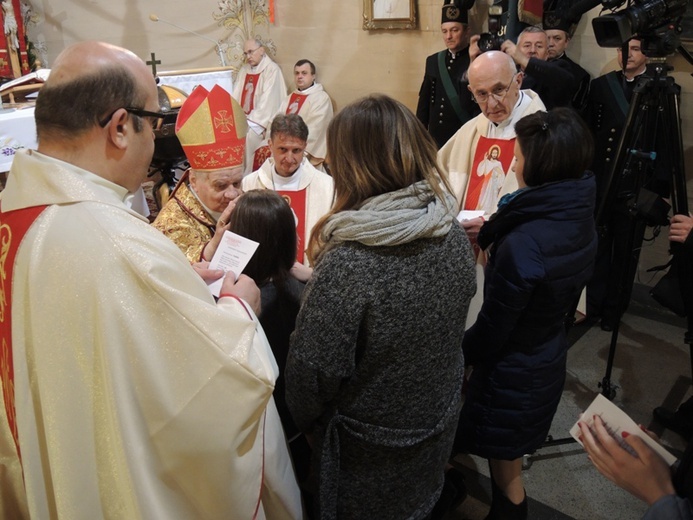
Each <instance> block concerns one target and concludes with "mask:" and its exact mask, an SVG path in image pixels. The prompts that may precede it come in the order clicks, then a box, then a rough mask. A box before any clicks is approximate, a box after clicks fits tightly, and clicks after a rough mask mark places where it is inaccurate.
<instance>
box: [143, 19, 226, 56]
mask: <svg viewBox="0 0 693 520" xmlns="http://www.w3.org/2000/svg"><path fill="white" fill-rule="evenodd" d="M149 19H150V20H151V21H152V22H163V23H165V24H168V25H171V26H173V27H175V28H177V29H180V30H181V31H185V32H189V33H190V34H194V35H195V36H197V37H198V38H202V39H203V40H207V41H210V42H212V43H213V44H214V46H215V48H216V50H217V54H218V55H219V60H220V61H221V66H222V67H226V59H224V51H222V49H221V45H219V42H218V41H216V40H213V39H211V38H208V37H207V36H205V35H204V34H200V33H198V32H195V31H192V30H190V29H186V28H185V27H181V26H180V25H176V24H175V23H173V22H169V21H168V20H164V19H163V18H159V17H158V16H157V15H155V14H154V13H151V14H150V15H149Z"/></svg>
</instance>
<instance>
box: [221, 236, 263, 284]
mask: <svg viewBox="0 0 693 520" xmlns="http://www.w3.org/2000/svg"><path fill="white" fill-rule="evenodd" d="M259 245H260V244H258V243H257V242H255V241H253V240H249V239H247V238H245V237H242V236H241V235H237V234H236V233H232V232H231V231H225V232H224V236H223V237H222V238H221V242H220V243H219V247H218V248H217V251H216V253H214V257H213V258H212V261H211V262H210V263H209V268H210V269H222V270H223V271H224V272H226V273H228V272H229V271H231V272H232V273H233V274H234V275H235V277H236V279H238V277H239V276H240V275H241V273H242V272H243V269H245V266H246V265H248V262H250V259H251V258H252V256H253V254H254V253H255V250H256V249H257V246H259ZM223 281H224V277H221V278H219V279H218V280H216V281H214V282H212V283H210V284H209V290H210V291H212V294H213V295H214V296H217V297H218V296H219V292H220V291H221V285H222V283H223Z"/></svg>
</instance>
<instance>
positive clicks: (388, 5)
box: [363, 0, 416, 29]
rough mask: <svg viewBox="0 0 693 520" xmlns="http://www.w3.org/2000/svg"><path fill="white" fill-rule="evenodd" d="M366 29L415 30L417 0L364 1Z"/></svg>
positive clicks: (364, 24)
mask: <svg viewBox="0 0 693 520" xmlns="http://www.w3.org/2000/svg"><path fill="white" fill-rule="evenodd" d="M363 28H364V29H415V28H416V1H415V0H363Z"/></svg>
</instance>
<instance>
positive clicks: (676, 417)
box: [652, 406, 693, 440]
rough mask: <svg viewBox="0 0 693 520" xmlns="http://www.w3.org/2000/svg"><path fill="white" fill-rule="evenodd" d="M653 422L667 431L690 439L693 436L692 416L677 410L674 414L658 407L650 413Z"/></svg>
mask: <svg viewBox="0 0 693 520" xmlns="http://www.w3.org/2000/svg"><path fill="white" fill-rule="evenodd" d="M652 415H653V416H654V418H655V420H656V421H657V422H658V423H659V424H661V425H662V426H664V427H665V428H666V429H667V430H671V431H672V432H675V433H678V434H679V435H681V436H683V437H685V438H686V440H688V439H690V438H691V436H693V414H692V413H690V412H687V411H685V410H682V409H681V408H679V409H678V410H677V411H676V412H672V411H671V410H667V409H666V408H664V407H663V406H658V407H657V408H655V409H654V410H653V412H652Z"/></svg>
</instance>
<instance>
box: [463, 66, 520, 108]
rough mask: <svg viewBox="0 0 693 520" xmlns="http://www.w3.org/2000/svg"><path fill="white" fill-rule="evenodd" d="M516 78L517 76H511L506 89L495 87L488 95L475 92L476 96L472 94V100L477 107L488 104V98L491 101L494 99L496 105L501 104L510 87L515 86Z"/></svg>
mask: <svg viewBox="0 0 693 520" xmlns="http://www.w3.org/2000/svg"><path fill="white" fill-rule="evenodd" d="M516 76H517V74H513V77H512V79H511V80H510V84H509V85H508V86H507V87H496V88H495V89H493V92H491V93H490V94H489V93H488V92H477V93H476V94H475V93H473V92H472V99H473V100H474V102H475V103H477V104H478V105H485V104H486V103H488V98H489V97H493V99H495V100H496V101H497V102H498V103H502V102H503V100H504V99H505V96H507V95H508V92H509V91H510V87H512V86H513V85H514V84H515V77H516Z"/></svg>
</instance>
